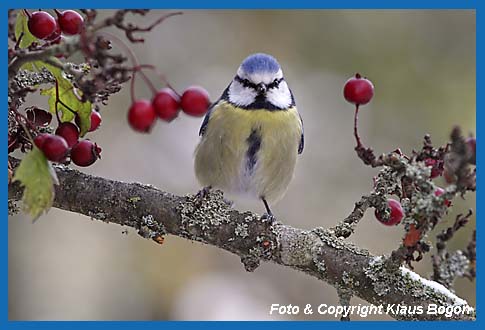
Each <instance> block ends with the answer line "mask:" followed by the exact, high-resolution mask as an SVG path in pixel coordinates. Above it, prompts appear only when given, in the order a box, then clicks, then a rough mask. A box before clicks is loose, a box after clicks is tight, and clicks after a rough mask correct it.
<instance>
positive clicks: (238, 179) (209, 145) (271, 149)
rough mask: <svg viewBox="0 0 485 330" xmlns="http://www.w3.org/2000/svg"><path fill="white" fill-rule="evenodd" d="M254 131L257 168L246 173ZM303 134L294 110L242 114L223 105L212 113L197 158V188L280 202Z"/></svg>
mask: <svg viewBox="0 0 485 330" xmlns="http://www.w3.org/2000/svg"><path fill="white" fill-rule="evenodd" d="M252 132H257V134H258V136H259V138H260V145H259V146H258V150H257V153H256V163H255V164H254V167H253V168H251V169H250V170H248V166H247V164H248V158H247V157H248V147H249V145H248V143H249V141H248V138H249V136H250V135H251V133H252ZM301 133H302V123H301V120H300V117H299V115H298V111H297V109H296V108H295V107H293V108H290V109H288V110H281V111H268V110H264V109H261V110H244V109H240V108H237V107H234V106H233V105H231V104H229V103H227V102H225V101H221V102H220V103H219V104H218V105H216V107H215V108H214V109H213V111H212V113H211V117H210V119H209V122H208V125H207V128H206V131H205V134H204V136H203V137H202V139H201V141H200V143H199V145H198V147H197V149H196V154H195V172H196V175H197V178H198V179H199V181H200V183H201V184H202V185H204V186H213V187H216V188H221V189H223V190H226V191H243V192H249V193H252V194H253V195H256V197H264V198H266V199H268V200H273V201H275V200H278V199H279V198H280V197H281V196H282V195H283V194H284V192H285V191H286V188H287V186H288V184H289V182H290V181H291V178H292V176H293V171H294V167H295V163H296V158H297V154H298V145H299V141H300V137H301Z"/></svg>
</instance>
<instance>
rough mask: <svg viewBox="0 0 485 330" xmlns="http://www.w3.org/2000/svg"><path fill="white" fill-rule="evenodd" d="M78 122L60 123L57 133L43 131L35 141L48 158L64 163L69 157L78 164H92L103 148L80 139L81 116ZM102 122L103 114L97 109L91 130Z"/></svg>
mask: <svg viewBox="0 0 485 330" xmlns="http://www.w3.org/2000/svg"><path fill="white" fill-rule="evenodd" d="M76 123H77V124H74V123H71V122H62V123H59V125H58V126H57V129H56V131H55V134H49V133H41V134H39V135H37V136H36V137H35V138H34V143H35V145H36V146H37V148H39V149H40V150H42V152H43V153H44V155H45V156H46V158H47V159H48V160H50V161H52V162H57V163H64V162H66V161H67V157H70V159H71V161H72V162H73V163H74V164H76V165H78V166H90V165H92V164H93V163H94V162H95V161H96V160H97V159H98V158H100V153H101V148H100V147H99V146H98V145H97V144H96V143H94V142H91V141H90V140H81V141H79V128H78V126H79V125H80V121H79V118H78V117H76ZM100 124H101V115H100V114H99V112H97V111H94V110H93V111H92V112H91V127H90V129H89V132H92V131H95V130H96V129H97V128H98V127H99V125H100Z"/></svg>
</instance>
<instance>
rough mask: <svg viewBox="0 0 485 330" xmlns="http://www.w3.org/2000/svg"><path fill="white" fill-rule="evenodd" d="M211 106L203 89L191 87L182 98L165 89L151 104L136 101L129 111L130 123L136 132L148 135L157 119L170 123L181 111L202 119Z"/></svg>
mask: <svg viewBox="0 0 485 330" xmlns="http://www.w3.org/2000/svg"><path fill="white" fill-rule="evenodd" d="M209 105H210V101H209V93H207V91H206V90H205V89H204V88H202V87H199V86H192V87H189V88H187V89H186V90H185V91H184V92H183V93H182V96H179V94H177V92H175V91H174V90H173V89H171V88H163V89H161V90H159V91H158V92H156V93H155V95H154V96H153V99H152V101H151V102H150V101H148V100H145V99H138V100H135V101H134V102H133V103H132V105H131V107H130V109H129V110H128V123H129V124H130V126H131V127H132V128H133V129H134V130H135V131H138V132H143V133H148V132H150V130H151V128H152V127H153V124H154V123H155V120H156V118H157V117H159V118H160V119H162V120H164V121H167V122H170V121H172V120H174V119H175V118H176V117H177V116H178V114H179V112H180V109H182V111H183V112H185V113H186V114H188V115H190V116H195V117H200V116H202V115H204V114H205V113H206V112H207V110H208V108H209Z"/></svg>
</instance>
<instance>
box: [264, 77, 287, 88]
mask: <svg viewBox="0 0 485 330" xmlns="http://www.w3.org/2000/svg"><path fill="white" fill-rule="evenodd" d="M283 80H284V79H283V78H280V79H275V80H274V81H273V82H272V83H271V84H269V85H268V86H266V87H268V89H271V88H277V87H278V86H279V85H280V83H281V82H282V81H283Z"/></svg>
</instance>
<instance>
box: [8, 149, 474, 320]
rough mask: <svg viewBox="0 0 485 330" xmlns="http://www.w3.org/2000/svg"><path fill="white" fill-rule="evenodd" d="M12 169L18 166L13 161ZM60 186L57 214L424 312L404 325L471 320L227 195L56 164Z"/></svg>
mask: <svg viewBox="0 0 485 330" xmlns="http://www.w3.org/2000/svg"><path fill="white" fill-rule="evenodd" d="M9 161H10V163H11V165H12V167H13V168H16V167H17V166H18V165H19V163H20V161H19V160H18V159H15V158H12V157H9ZM54 167H55V169H56V172H57V176H58V178H59V185H58V186H56V196H55V200H54V207H57V208H60V209H63V210H67V211H71V212H76V213H80V214H84V215H87V216H90V217H91V218H94V219H97V220H101V221H105V222H109V223H116V224H119V225H123V226H129V227H133V228H135V229H137V230H138V233H139V234H140V235H142V236H143V237H146V238H151V239H153V240H154V241H156V242H158V243H162V242H163V236H164V235H165V234H171V235H176V236H179V237H183V238H186V239H189V240H193V241H198V242H203V243H206V244H209V245H213V246H217V247H219V248H221V249H224V250H226V251H229V252H232V253H234V254H236V255H237V256H239V257H240V258H241V261H242V262H243V264H244V266H245V268H246V270H248V271H253V270H254V269H256V268H257V267H258V265H259V263H260V261H272V262H275V263H277V264H279V265H283V266H287V267H291V268H293V269H296V270H300V271H302V272H304V273H307V274H309V275H311V276H313V277H316V278H317V279H319V280H322V281H325V282H327V283H329V284H331V285H333V286H334V287H336V288H337V290H347V291H348V292H349V294H352V295H356V296H358V297H360V298H362V299H364V300H366V301H368V302H369V303H371V304H374V305H381V304H382V305H384V311H386V309H387V305H388V304H391V305H392V304H396V306H397V305H398V304H400V305H401V306H407V307H408V308H411V307H409V306H422V307H423V310H424V312H423V313H422V314H412V313H408V312H406V313H402V310H401V312H400V309H399V308H396V306H394V308H392V310H391V311H390V312H389V314H390V315H391V316H392V317H394V318H397V319H404V320H449V319H455V320H473V319H474V318H475V312H474V310H473V309H472V308H471V307H469V305H468V303H467V302H466V301H465V300H463V299H460V298H459V297H457V296H456V295H455V294H453V293H452V292H451V291H449V290H448V289H446V288H445V287H444V286H442V285H441V284H438V283H436V282H432V281H429V280H426V279H424V278H422V277H420V276H419V275H418V274H416V273H414V272H412V271H410V270H408V269H406V268H404V267H394V268H387V267H386V264H385V258H384V257H376V256H373V255H371V254H370V253H369V252H368V251H367V250H365V249H361V248H359V247H357V246H355V245H354V244H352V243H351V242H348V241H345V240H344V239H341V238H338V237H336V236H335V234H334V232H333V231H332V230H325V229H323V228H315V229H313V230H303V229H298V228H293V227H290V226H286V225H283V224H281V223H279V222H278V223H273V224H271V223H269V222H267V221H266V220H265V219H262V218H261V217H260V216H259V215H256V214H254V213H251V212H239V211H237V210H235V209H232V208H231V207H230V206H229V205H227V203H226V202H225V201H224V199H223V196H222V192H220V191H213V192H210V193H209V194H207V195H205V196H203V197H201V196H193V195H187V196H176V195H173V194H170V193H167V192H164V191H161V190H159V189H157V188H155V187H153V186H149V185H143V184H139V183H124V182H119V181H113V180H109V179H105V178H101V177H95V176H91V175H87V174H84V173H81V172H79V171H76V170H73V169H70V168H68V167H65V166H61V165H54ZM22 191H23V189H22V188H21V187H20V185H19V184H18V183H13V184H10V185H9V200H14V201H18V200H21V198H22ZM432 304H435V305H437V306H444V307H448V306H458V305H461V306H465V307H469V308H470V310H471V312H470V313H468V314H466V313H464V314H453V316H451V317H446V316H445V315H444V314H438V315H432V314H428V313H427V312H426V311H427V308H428V306H429V305H432Z"/></svg>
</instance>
